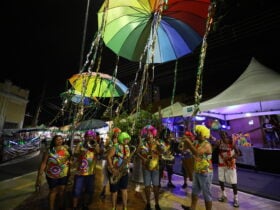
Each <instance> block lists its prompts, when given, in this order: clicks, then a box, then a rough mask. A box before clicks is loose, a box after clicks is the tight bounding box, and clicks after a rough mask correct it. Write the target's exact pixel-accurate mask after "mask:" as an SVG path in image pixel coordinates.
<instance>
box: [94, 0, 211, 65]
mask: <svg viewBox="0 0 280 210" xmlns="http://www.w3.org/2000/svg"><path fill="white" fill-rule="evenodd" d="M209 5H210V0H127V1H125V0H106V1H105V2H104V4H103V5H102V7H101V8H100V10H99V12H98V26H99V30H100V31H102V36H103V40H104V42H105V44H106V46H107V47H108V48H110V49H111V50H112V51H113V52H114V53H116V54H117V55H119V56H122V57H124V58H126V59H128V60H131V61H142V59H143V60H144V61H145V62H146V63H164V62H168V61H172V60H177V59H179V58H180V57H182V56H185V55H187V54H189V53H192V52H193V51H194V50H195V49H196V47H197V46H198V45H199V44H200V43H201V42H202V37H203V35H204V32H205V28H206V19H207V15H208V7H209Z"/></svg>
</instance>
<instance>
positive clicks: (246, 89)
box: [183, 58, 280, 120]
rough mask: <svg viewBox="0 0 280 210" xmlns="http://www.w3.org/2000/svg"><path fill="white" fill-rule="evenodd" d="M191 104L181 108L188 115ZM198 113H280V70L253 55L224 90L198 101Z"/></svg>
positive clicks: (221, 116) (239, 115) (229, 115)
mask: <svg viewBox="0 0 280 210" xmlns="http://www.w3.org/2000/svg"><path fill="white" fill-rule="evenodd" d="M193 108H194V107H193V106H186V107H184V108H183V116H185V117H186V116H191V115H192V112H193ZM199 109H200V112H199V113H198V115H202V116H212V117H216V118H219V119H222V120H232V119H238V118H243V117H246V116H259V115H271V114H280V74H279V73H277V72H275V71H273V70H271V69H269V68H268V67H266V66H264V65H262V64H260V63H259V62H258V61H257V60H256V59H255V58H252V59H251V62H250V64H249V65H248V67H247V69H246V70H245V71H244V73H243V74H242V75H241V76H240V77H239V78H238V79H237V80H236V81H235V82H234V83H233V84H232V85H231V86H230V87H228V88H227V89H226V90H224V91H223V92H222V93H220V94H219V95H217V96H215V97H214V98H212V99H210V100H207V101H204V102H202V103H201V104H200V105H199Z"/></svg>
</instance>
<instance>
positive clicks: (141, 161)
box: [35, 125, 240, 210]
mask: <svg viewBox="0 0 280 210" xmlns="http://www.w3.org/2000/svg"><path fill="white" fill-rule="evenodd" d="M177 141H178V139H177V140H176V139H175V137H174V135H173V133H172V132H171V131H170V130H169V129H168V128H166V127H160V128H156V127H154V126H152V125H146V126H145V127H143V128H142V129H141V130H140V131H139V134H138V135H135V136H131V135H130V134H129V133H127V132H125V131H121V129H119V128H116V127H115V128H112V129H111V131H110V133H109V134H108V138H107V139H105V141H103V140H102V139H101V138H100V136H99V134H98V133H96V132H94V131H93V130H88V131H86V132H85V133H84V139H83V141H81V142H79V143H78V144H77V145H76V146H75V148H74V149H71V148H69V146H68V145H67V144H65V143H64V140H63V137H62V136H61V135H55V136H54V137H53V138H52V141H51V143H50V146H49V148H48V149H47V150H46V151H45V153H44V156H43V159H42V162H41V164H40V167H39V170H38V175H37V180H36V183H35V186H36V190H37V191H40V186H41V183H42V177H43V175H45V177H46V181H47V184H48V186H49V194H48V201H49V209H50V210H54V209H56V206H55V205H56V202H55V201H56V200H58V201H59V202H57V203H58V205H59V206H58V207H59V209H63V208H65V204H64V199H63V196H64V192H65V188H66V185H67V183H68V181H69V177H70V173H74V183H73V189H72V209H73V210H76V209H83V210H86V209H89V207H88V206H89V205H90V204H91V203H92V202H94V201H93V200H91V199H92V198H93V193H94V192H95V174H96V170H97V169H96V166H97V163H98V161H101V162H102V164H101V166H102V170H103V185H102V186H103V189H102V191H101V193H100V198H103V199H104V198H105V194H106V193H105V192H106V186H107V185H109V188H110V193H111V204H112V210H116V209H117V204H118V201H120V202H121V203H122V209H123V210H127V200H128V191H127V190H128V183H129V181H130V179H129V174H130V173H131V178H132V179H131V180H132V181H134V182H135V183H136V185H135V186H136V188H135V191H136V192H137V191H139V189H140V188H141V187H143V189H144V193H145V201H146V204H145V210H151V209H152V206H151V194H153V196H154V204H155V206H154V208H155V210H161V207H160V202H159V195H160V188H161V178H162V177H163V176H165V174H166V175H167V179H168V183H167V187H168V188H174V187H175V186H174V184H173V183H172V174H173V165H174V162H175V157H174V155H175V150H176V149H178V150H179V151H180V152H181V157H182V172H183V175H184V182H183V183H182V188H186V187H187V184H188V181H190V182H192V195H191V206H184V205H182V209H192V210H195V209H196V205H197V202H198V199H199V196H200V194H202V195H203V198H204V201H205V208H206V210H210V209H212V193H211V185H212V178H213V167H212V152H213V149H215V148H217V149H218V150H219V165H218V166H219V167H218V174H219V183H220V186H221V197H220V198H219V201H221V202H226V201H227V196H226V194H225V191H224V183H225V182H227V183H229V184H231V185H232V189H233V193H234V207H239V203H238V195H237V173H236V164H235V162H236V161H235V160H236V158H237V157H238V156H239V155H240V153H239V150H238V148H237V147H236V146H235V145H233V141H232V140H231V137H230V136H229V135H227V133H226V132H224V131H220V138H219V139H216V138H214V137H213V136H212V135H211V133H210V130H209V129H208V128H207V127H206V126H204V125H196V126H195V128H194V132H190V131H186V132H185V134H184V136H183V137H181V138H180V144H179V147H178V148H175V145H177V144H175V143H176V142H177ZM131 164H133V167H131ZM71 169H73V170H71Z"/></svg>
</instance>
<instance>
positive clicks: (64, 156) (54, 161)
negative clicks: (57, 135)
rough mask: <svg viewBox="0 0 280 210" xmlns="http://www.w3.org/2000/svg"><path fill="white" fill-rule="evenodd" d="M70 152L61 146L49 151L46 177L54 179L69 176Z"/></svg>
mask: <svg viewBox="0 0 280 210" xmlns="http://www.w3.org/2000/svg"><path fill="white" fill-rule="evenodd" d="M69 161H70V152H69V150H68V147H66V146H60V147H57V148H52V149H49V150H48V160H47V166H46V170H45V172H46V175H47V176H48V177H50V178H53V179H58V178H62V177H65V176H67V174H68V171H69Z"/></svg>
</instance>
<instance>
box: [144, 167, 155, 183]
mask: <svg viewBox="0 0 280 210" xmlns="http://www.w3.org/2000/svg"><path fill="white" fill-rule="evenodd" d="M143 178H144V185H145V186H151V185H153V186H159V170H154V171H149V170H145V169H144V170H143Z"/></svg>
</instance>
